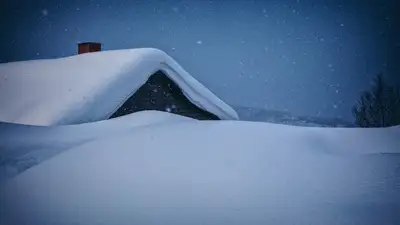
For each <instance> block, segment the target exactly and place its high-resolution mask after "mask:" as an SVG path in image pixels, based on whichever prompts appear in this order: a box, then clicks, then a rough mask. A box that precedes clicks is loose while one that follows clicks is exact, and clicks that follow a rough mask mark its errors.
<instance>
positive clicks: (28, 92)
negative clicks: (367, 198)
mask: <svg viewBox="0 0 400 225" xmlns="http://www.w3.org/2000/svg"><path fill="white" fill-rule="evenodd" d="M159 70H162V71H163V72H164V73H165V74H167V76H168V77H169V78H170V79H171V80H173V81H174V82H175V83H176V84H177V85H178V86H179V87H180V88H181V89H182V92H183V94H184V95H185V96H186V97H187V98H188V99H189V100H190V101H191V102H192V103H193V104H195V105H196V106H198V107H199V108H202V109H204V110H206V111H208V112H211V113H213V114H215V115H216V116H218V117H219V118H220V119H228V120H229V119H233V120H235V119H238V115H237V113H236V112H235V110H234V109H232V108H231V107H230V106H229V105H227V104H226V103H224V102H223V101H222V100H221V99H219V98H218V97H216V96H215V95H214V94H213V93H212V92H211V91H210V90H208V89H207V88H205V87H204V86H203V85H202V84H200V83H199V82H198V81H197V80H196V79H195V78H193V77H192V76H191V75H190V74H189V73H188V72H187V71H185V70H184V69H183V68H182V67H181V66H180V65H179V64H178V63H177V62H176V61H175V60H173V59H172V58H171V57H170V56H168V55H167V54H166V53H164V52H163V51H160V50H158V49H153V48H140V49H127V50H114V51H103V52H96V53H88V54H81V55H76V56H70V57H65V58H59V59H47V60H33V61H23V62H13V63H4V64H0V107H1V110H0V121H5V122H12V123H21V124H31V125H61V124H77V123H83V122H91V121H99V120H103V119H107V118H108V117H109V116H111V115H112V114H113V113H114V112H115V111H116V110H117V109H118V108H119V107H120V106H121V105H122V104H123V103H124V102H125V101H126V100H127V99H128V98H129V97H130V96H131V95H132V94H133V93H134V92H135V91H136V90H137V89H138V88H139V87H140V86H142V85H143V84H144V83H146V81H147V79H148V78H149V76H151V75H152V74H153V73H155V72H156V71H159Z"/></svg>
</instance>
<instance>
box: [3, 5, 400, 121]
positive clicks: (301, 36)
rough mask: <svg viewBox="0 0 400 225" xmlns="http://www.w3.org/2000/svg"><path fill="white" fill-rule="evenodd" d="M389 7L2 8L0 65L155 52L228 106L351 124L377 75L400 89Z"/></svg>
mask: <svg viewBox="0 0 400 225" xmlns="http://www.w3.org/2000/svg"><path fill="white" fill-rule="evenodd" d="M396 2H397V0H381V1H379V0H376V1H371V0H366V1H357V0H337V1H335V0H307V1H306V0H270V1H268V0H186V1H183V0H181V1H178V0H164V1H162V0H115V1H111V0H104V1H103V0H100V1H96V0H85V1H84V0H81V1H69V0H42V1H36V0H33V1H24V0H13V1H10V0H3V1H2V2H1V3H0V33H1V35H0V49H1V51H0V62H10V61H20V60H32V59H43V58H55V57H62V56H69V55H73V54H76V50H77V47H76V43H78V42H83V41H97V42H101V43H102V44H103V49H104V50H111V49H123V48H137V47H156V48H160V49H161V50H163V51H165V52H167V53H168V54H170V55H171V56H172V57H173V58H175V59H176V60H177V61H178V62H179V63H180V64H181V65H182V66H183V67H184V68H185V69H186V70H187V71H188V72H189V73H191V74H192V75H193V76H194V77H195V78H196V79H198V80H199V81H200V82H202V83H203V84H204V85H205V86H207V87H208V88H210V90H211V91H213V92H214V93H215V94H217V95H218V96H219V97H221V98H222V99H223V100H225V101H227V102H228V103H230V104H232V105H242V106H254V107H260V108H267V109H274V110H281V111H285V110H287V111H289V112H292V113H293V114H296V115H310V116H323V117H342V118H345V119H347V120H352V116H351V106H353V104H354V103H355V101H356V100H357V98H358V97H359V93H360V92H361V91H362V90H365V89H367V88H368V87H369V84H370V81H371V79H372V78H373V77H374V76H375V75H376V74H377V73H378V72H384V74H385V77H386V78H387V79H388V80H389V81H390V82H396V83H400V65H399V64H400V61H399V59H400V15H399V13H398V12H396V11H397V9H399V8H400V6H399V3H396ZM56 72H57V71H55V73H56Z"/></svg>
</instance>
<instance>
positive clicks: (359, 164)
mask: <svg viewBox="0 0 400 225" xmlns="http://www.w3.org/2000/svg"><path fill="white" fill-rule="evenodd" d="M146 113H147V112H144V114H142V116H144V115H145V114H146ZM161 114H165V115H167V113H161ZM161 114H159V115H161ZM136 116H137V115H136V114H132V115H130V117H129V118H125V119H126V120H125V123H120V124H119V125H116V126H115V127H114V128H115V129H114V130H113V131H112V132H110V133H108V135H101V134H99V135H98V137H97V138H96V137H95V136H93V138H92V139H91V140H90V141H87V142H85V143H82V144H79V145H71V146H69V147H70V149H69V150H67V151H63V152H62V153H60V154H58V155H57V156H55V157H53V158H51V159H48V160H46V161H44V162H42V163H40V164H39V165H36V166H34V167H32V168H30V169H28V170H26V171H24V172H23V173H21V174H19V175H18V176H16V177H15V178H13V179H10V180H7V181H6V182H4V183H3V184H2V185H0V224H51V223H53V224H117V225H122V224H141V225H150V224H152V225H154V224H182V225H183V224H231V225H236V224H237V225H239V224H241V225H242V224H250V225H252V224H257V225H258V224H328V225H329V224H335V225H336V224H363V225H368V224H399V223H400V218H399V215H398V212H399V210H400V185H399V184H400V170H399V165H400V157H399V153H400V148H399V146H400V139H399V138H398V137H399V136H400V127H391V128H383V129H357V128H310V127H308V128H303V127H294V126H287V125H278V124H268V123H256V122H240V121H208V122H207V121H196V120H192V119H188V120H185V119H183V120H181V119H180V116H178V117H174V119H172V120H169V119H167V120H162V121H164V122H162V123H156V124H148V125H145V126H140V127H136V128H135V127H132V128H130V129H127V127H126V126H125V125H122V124H126V122H128V120H135V117H136ZM137 121H138V120H137ZM113 123H114V121H113V120H109V121H102V122H100V123H96V124H95V125H90V124H82V125H75V126H67V127H69V128H68V131H65V132H67V133H68V132H71V135H75V136H82V135H83V136H84V135H87V133H86V132H88V131H94V130H91V129H90V128H88V126H95V127H96V130H98V131H99V132H103V131H104V130H107V129H108V127H109V126H110V125H111V124H113ZM9 126H15V125H9ZM119 126H120V127H121V131H123V132H118V131H117V130H118V129H117V127H119ZM23 127H24V126H21V127H20V129H21V130H20V132H23V131H22V130H23V129H25V128H26V129H27V130H29V129H48V130H51V129H61V128H62V127H41V128H40V127H34V126H32V127H29V128H27V126H25V128H23ZM8 129H10V128H8ZM31 132H34V131H33V130H32V131H31ZM67 133H64V134H67ZM113 134H114V135H113ZM47 135H50V134H49V133H47ZM50 136H51V135H50ZM63 137H65V135H64V136H63ZM43 138H44V137H43ZM46 138H50V137H46ZM60 138H62V137H60V136H59V137H55V139H56V140H57V139H60ZM36 139H37V140H38V139H40V137H39V136H38V137H36ZM14 141H17V139H14ZM9 145H12V143H9ZM22 215H23V216H22Z"/></svg>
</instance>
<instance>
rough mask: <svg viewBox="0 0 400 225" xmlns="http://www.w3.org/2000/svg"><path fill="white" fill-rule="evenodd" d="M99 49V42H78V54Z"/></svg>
mask: <svg viewBox="0 0 400 225" xmlns="http://www.w3.org/2000/svg"><path fill="white" fill-rule="evenodd" d="M99 51H101V44H100V43H97V42H83V43H79V44H78V54H83V53H88V52H99Z"/></svg>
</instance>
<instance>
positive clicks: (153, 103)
mask: <svg viewBox="0 0 400 225" xmlns="http://www.w3.org/2000/svg"><path fill="white" fill-rule="evenodd" d="M144 110H158V111H169V112H171V113H175V114H178V115H182V116H187V117H191V118H195V119H199V120H219V118H218V117H217V116H216V115H214V114H212V113H210V112H207V111H205V110H203V109H201V108H199V107H197V106H196V105H194V104H193V103H191V102H190V101H189V100H188V99H187V98H186V97H185V95H184V94H183V93H182V90H181V89H180V87H179V86H178V85H176V84H175V83H174V82H173V81H172V80H171V79H169V77H168V76H166V74H165V73H164V72H163V71H157V72H156V73H154V74H153V75H151V76H150V77H149V79H148V80H147V82H146V83H145V84H143V85H142V86H141V87H140V88H139V89H138V90H137V91H136V92H135V93H134V94H133V95H132V96H131V97H130V98H129V99H128V100H126V102H125V103H124V104H123V105H122V106H121V107H120V108H119V109H118V110H117V111H116V112H115V113H114V114H113V115H112V116H111V117H110V118H115V117H119V116H124V115H127V114H131V113H134V112H138V111H144Z"/></svg>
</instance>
